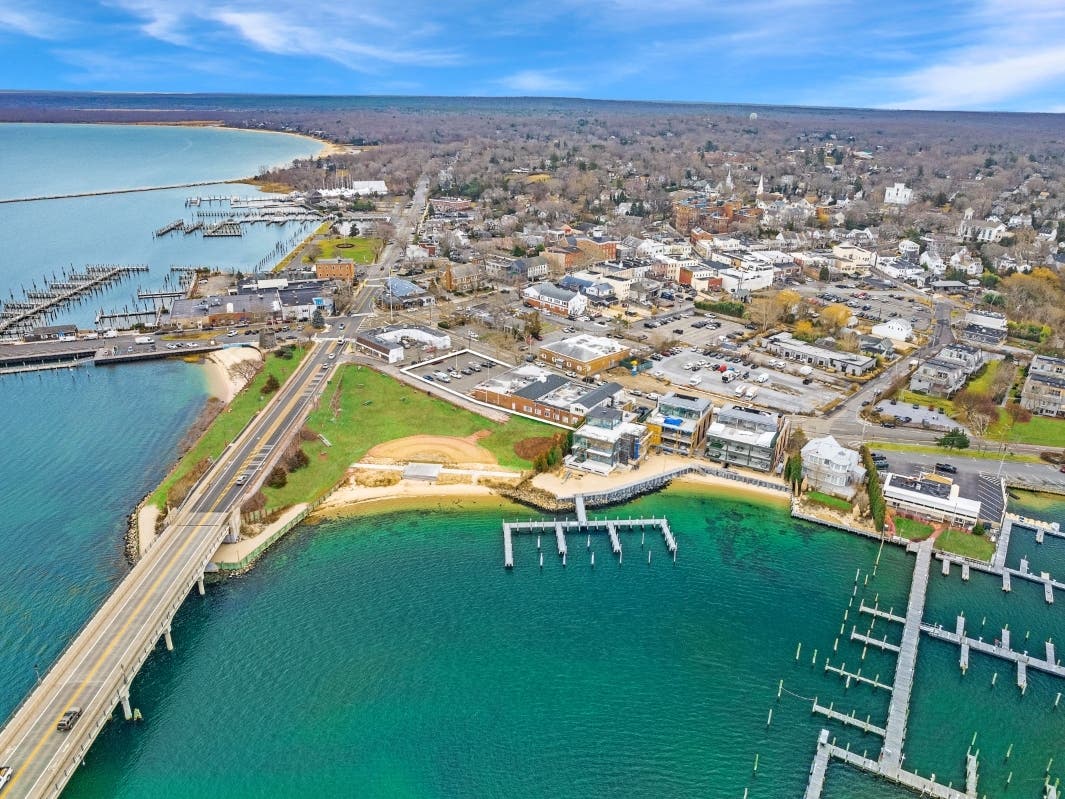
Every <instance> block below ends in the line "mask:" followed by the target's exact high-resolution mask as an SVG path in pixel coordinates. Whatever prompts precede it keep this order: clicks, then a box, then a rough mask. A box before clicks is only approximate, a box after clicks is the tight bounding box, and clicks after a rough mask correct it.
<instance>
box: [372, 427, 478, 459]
mask: <svg viewBox="0 0 1065 799" xmlns="http://www.w3.org/2000/svg"><path fill="white" fill-rule="evenodd" d="M474 435H476V433H475V434H474ZM366 457H367V458H373V459H375V460H390V461H401V462H409V461H419V462H424V463H442V464H445V465H447V466H456V465H459V464H468V463H469V464H486V463H487V464H491V465H493V466H495V465H498V461H496V459H495V456H494V455H493V454H492V453H491V452H489V451H488V450H486V449H485V448H484V447H482V446H479V445H477V444H475V443H473V442H472V441H470V440H468V438H458V437H456V436H407V437H406V438H397V439H396V440H395V441H386V442H385V443H383V444H378V445H377V446H376V447H373V448H372V449H371V450H370V451H369V452H367V453H366Z"/></svg>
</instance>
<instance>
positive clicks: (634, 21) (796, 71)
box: [0, 0, 1065, 114]
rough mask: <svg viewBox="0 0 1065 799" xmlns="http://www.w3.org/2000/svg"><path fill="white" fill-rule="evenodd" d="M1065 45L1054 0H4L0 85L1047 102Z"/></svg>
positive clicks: (900, 103) (1057, 95) (1043, 108)
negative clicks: (460, 0)
mask: <svg viewBox="0 0 1065 799" xmlns="http://www.w3.org/2000/svg"><path fill="white" fill-rule="evenodd" d="M1062 41H1065V6H1062V4H1061V2H1060V0H1027V2H1025V3H1023V4H1018V3H1015V2H1011V0H972V2H963V0H946V2H940V3H933V4H929V3H926V2H920V0H896V1H895V2H892V3H867V2H848V3H842V4H841V3H831V2H829V0H749V1H748V2H747V3H744V4H734V5H725V4H719V3H708V2H705V0H661V2H659V3H654V4H649V3H646V2H643V0H561V2H559V3H550V4H547V3H542V2H539V0H510V2H508V3H505V4H498V3H490V2H485V0H472V1H471V2H468V3H465V4H463V5H462V6H460V7H456V6H454V5H448V4H442V3H438V2H433V1H431V0H403V2H401V3H396V2H387V0H360V2H359V3H358V4H356V5H352V6H348V5H344V4H336V3H331V2H327V0H271V2H270V3H261V2H256V0H184V2H182V3H173V2H171V0H82V1H81V2H75V0H40V2H38V3H34V4H27V3H23V2H19V0H0V47H3V50H4V54H5V56H6V58H5V59H4V63H3V64H0V85H2V86H8V87H10V89H11V90H26V91H34V90H38V91H87V90H88V91H93V92H106V93H112V92H118V93H149V94H155V93H160V94H203V93H206V94H228V93H233V94H246V93H248V92H254V93H261V94H267V95H284V96H331V97H336V96H359V97H370V96H407V97H558V98H580V99H583V98H604V99H611V100H617V101H619V102H626V101H632V102H675V103H706V102H718V103H725V104H731V103H742V104H744V105H747V104H751V105H765V106H787V107H799V108H848V109H892V110H894V109H899V110H928V111H989V112H998V111H1001V112H1007V113H1008V112H1031V113H1051V114H1052V113H1061V112H1065V45H1062V44H1061V42H1062ZM35 87H45V88H43V89H35ZM707 94H710V95H717V96H719V97H723V98H729V97H743V98H744V99H743V100H742V101H737V100H727V99H725V100H717V101H708V100H706V99H704V96H705V95H707ZM667 95H668V96H669V97H672V98H675V99H672V100H661V99H647V98H661V97H663V96H667Z"/></svg>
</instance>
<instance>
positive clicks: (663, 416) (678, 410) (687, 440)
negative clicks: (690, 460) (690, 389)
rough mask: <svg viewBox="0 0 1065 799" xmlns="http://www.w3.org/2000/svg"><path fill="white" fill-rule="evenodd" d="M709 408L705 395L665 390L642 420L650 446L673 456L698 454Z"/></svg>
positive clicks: (711, 406)
mask: <svg viewBox="0 0 1065 799" xmlns="http://www.w3.org/2000/svg"><path fill="white" fill-rule="evenodd" d="M713 410H714V405H713V403H712V402H711V401H710V400H709V399H708V398H706V397H693V396H690V395H687V394H677V393H676V392H673V391H671V392H669V393H668V394H666V395H665V396H664V397H662V398H661V399H660V400H659V401H658V408H656V409H655V412H654V413H652V414H651V415H650V417H648V418H647V420H646V424H647V429H648V430H649V431H650V433H651V440H650V443H651V446H654V447H658V449H659V451H661V452H667V453H670V454H675V455H696V454H698V453H699V452H700V451H701V450H702V445H703V442H704V441H705V439H706V431H707V428H709V427H710V419H711V414H712V412H713Z"/></svg>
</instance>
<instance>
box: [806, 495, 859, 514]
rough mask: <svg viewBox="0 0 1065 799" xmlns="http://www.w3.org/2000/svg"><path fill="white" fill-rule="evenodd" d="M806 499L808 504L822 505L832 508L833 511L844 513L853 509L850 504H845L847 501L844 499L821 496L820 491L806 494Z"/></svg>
mask: <svg viewBox="0 0 1065 799" xmlns="http://www.w3.org/2000/svg"><path fill="white" fill-rule="evenodd" d="M806 499H808V500H809V501H810V502H813V503H815V504H817V505H824V506H826V507H829V508H834V509H835V510H841V511H846V512H849V511H850V510H851V508H852V507H853V506H852V505H851V503H849V502H847V500H845V499H840V498H839V497H833V496H830V495H829V494H822V493H821V492H820V491H810V492H808V493H807V494H806Z"/></svg>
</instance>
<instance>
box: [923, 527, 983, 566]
mask: <svg viewBox="0 0 1065 799" xmlns="http://www.w3.org/2000/svg"><path fill="white" fill-rule="evenodd" d="M936 548H937V549H941V550H943V551H944V552H953V553H954V554H956V555H964V556H965V557H967V558H976V559H977V560H991V556H992V555H993V554H994V552H995V545H994V544H992V543H991V542H990V541H989V540H987V539H986V538H985V537H984V536H982V535H973V534H972V533H966V532H964V531H962V530H945V531H943V532H942V533H940V534H939V536H938V537H937V538H936Z"/></svg>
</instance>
